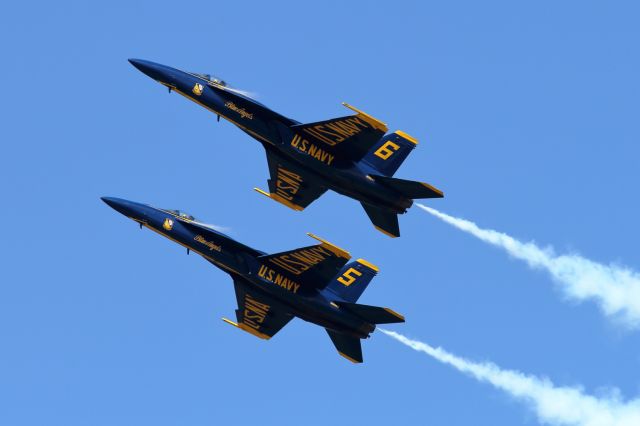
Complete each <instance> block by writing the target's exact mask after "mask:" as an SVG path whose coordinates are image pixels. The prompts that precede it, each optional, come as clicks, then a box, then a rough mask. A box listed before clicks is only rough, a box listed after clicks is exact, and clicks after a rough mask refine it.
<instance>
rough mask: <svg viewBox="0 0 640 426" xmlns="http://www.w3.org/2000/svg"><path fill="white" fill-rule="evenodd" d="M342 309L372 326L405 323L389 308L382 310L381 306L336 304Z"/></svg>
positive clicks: (402, 318) (401, 317)
mask: <svg viewBox="0 0 640 426" xmlns="http://www.w3.org/2000/svg"><path fill="white" fill-rule="evenodd" d="M334 303H335V304H336V305H338V306H339V307H340V308H341V309H345V310H347V311H349V312H351V313H353V314H355V315H357V316H359V317H360V318H362V319H364V320H365V321H369V322H370V323H372V324H393V323H396V322H404V317H403V316H402V315H400V314H399V313H397V312H395V311H393V310H392V309H389V308H381V307H380V306H369V305H360V304H358V303H347V302H334Z"/></svg>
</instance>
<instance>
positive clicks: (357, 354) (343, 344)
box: [326, 328, 362, 363]
mask: <svg viewBox="0 0 640 426" xmlns="http://www.w3.org/2000/svg"><path fill="white" fill-rule="evenodd" d="M326 330H327V333H328V334H329V337H330V338H331V341H332V342H333V345H334V346H335V347H336V349H337V350H338V353H339V354H340V355H342V356H343V357H345V358H346V359H348V360H349V361H351V362H353V363H361V362H362V346H361V345H360V339H358V338H357V337H353V336H347V335H346V334H342V333H338V332H337V331H332V330H329V329H328V328H327V329H326Z"/></svg>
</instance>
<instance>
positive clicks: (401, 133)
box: [395, 130, 418, 145]
mask: <svg viewBox="0 0 640 426" xmlns="http://www.w3.org/2000/svg"><path fill="white" fill-rule="evenodd" d="M395 133H396V135H399V136H402V137H403V138H405V139H406V140H408V141H409V142H411V143H412V144H414V145H418V139H416V138H414V137H413V136H410V135H408V134H406V133H405V132H403V131H402V130H396V132H395Z"/></svg>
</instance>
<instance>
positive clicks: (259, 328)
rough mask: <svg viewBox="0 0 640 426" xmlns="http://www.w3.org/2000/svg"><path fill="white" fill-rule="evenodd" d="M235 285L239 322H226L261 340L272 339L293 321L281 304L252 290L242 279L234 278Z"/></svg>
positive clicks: (226, 320)
mask: <svg viewBox="0 0 640 426" xmlns="http://www.w3.org/2000/svg"><path fill="white" fill-rule="evenodd" d="M233 285H234V287H235V290H236V299H237V301H238V309H236V319H237V321H238V322H233V321H231V320H228V319H226V318H223V320H224V321H225V322H227V323H229V324H231V325H233V326H235V327H238V328H239V329H241V330H244V331H246V332H247V333H250V334H253V335H254V336H256V337H259V338H261V339H270V338H271V337H273V336H274V335H275V334H276V333H277V332H278V331H280V329H282V327H284V326H285V325H287V324H288V323H289V321H291V320H292V319H293V315H291V314H289V313H287V312H286V311H285V310H284V308H283V307H282V306H281V304H280V303H279V302H277V301H276V300H274V299H272V298H270V297H268V296H267V295H265V294H262V293H259V292H257V291H256V290H254V289H252V288H251V286H250V284H249V283H248V282H246V281H245V280H243V279H242V278H240V277H234V279H233Z"/></svg>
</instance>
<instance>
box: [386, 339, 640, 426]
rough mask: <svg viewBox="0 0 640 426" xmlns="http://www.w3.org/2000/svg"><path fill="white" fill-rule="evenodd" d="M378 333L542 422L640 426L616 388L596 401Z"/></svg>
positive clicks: (634, 403) (638, 403) (637, 405)
mask: <svg viewBox="0 0 640 426" xmlns="http://www.w3.org/2000/svg"><path fill="white" fill-rule="evenodd" d="M378 330H380V331H382V332H383V333H385V334H386V335H388V336H391V337H392V338H394V339H396V340H398V341H399V342H401V343H403V344H405V345H407V346H409V347H410V348H411V349H413V350H416V351H418V352H423V353H425V354H427V355H429V356H431V357H432V358H434V359H436V360H438V361H440V362H442V363H444V364H448V365H450V366H452V367H454V368H455V369H456V370H458V371H460V372H462V373H465V374H467V375H469V376H471V377H473V378H474V379H476V380H479V381H481V382H485V383H489V384H491V385H493V386H494V387H496V388H498V389H500V390H503V391H505V392H506V393H508V394H509V395H511V396H512V397H514V398H516V399H517V400H520V401H523V402H525V403H527V404H529V405H530V406H531V407H532V408H533V410H534V411H535V413H536V415H537V417H538V420H539V421H540V422H541V423H547V424H552V425H573V426H638V425H640V398H637V399H633V400H630V401H627V402H625V401H623V400H622V399H621V398H620V391H619V390H618V389H613V390H611V392H610V394H609V395H608V396H605V397H602V398H596V397H594V396H591V395H587V394H585V393H584V391H583V390H582V389H581V388H579V387H566V386H561V387H558V386H555V385H554V384H553V383H552V382H551V380H549V379H547V378H538V377H535V376H531V375H526V374H523V373H521V372H519V371H514V370H503V369H501V368H500V367H498V366H497V365H495V364H493V363H490V362H484V363H477V362H473V361H469V360H467V359H464V358H460V357H458V356H455V355H453V354H451V353H449V352H447V351H445V350H444V349H442V348H434V347H433V346H430V345H428V344H426V343H423V342H420V341H417V340H412V339H409V338H407V337H405V336H403V335H402V334H399V333H396V332H394V331H389V330H384V329H380V328H379V329H378Z"/></svg>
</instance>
